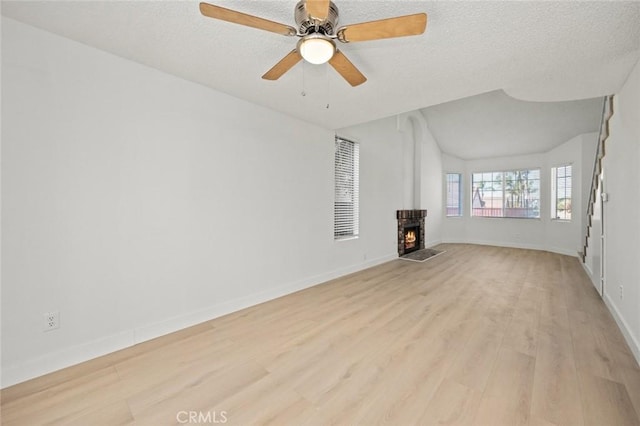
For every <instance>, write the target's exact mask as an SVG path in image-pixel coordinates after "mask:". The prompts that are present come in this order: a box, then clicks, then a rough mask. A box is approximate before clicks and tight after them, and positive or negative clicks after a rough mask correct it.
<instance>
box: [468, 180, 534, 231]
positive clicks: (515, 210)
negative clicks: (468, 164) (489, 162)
mask: <svg viewBox="0 0 640 426" xmlns="http://www.w3.org/2000/svg"><path fill="white" fill-rule="evenodd" d="M471 188H472V193H471V216H482V217H512V218H528V219H533V218H539V217H540V169H532V170H513V171H504V172H484V173H473V174H472V177H471Z"/></svg>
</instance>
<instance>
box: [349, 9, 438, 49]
mask: <svg viewBox="0 0 640 426" xmlns="http://www.w3.org/2000/svg"><path fill="white" fill-rule="evenodd" d="M426 27H427V14H426V13H416V14H414V15H406V16H398V17H396V18H388V19H381V20H379V21H371V22H363V23H361V24H354V25H347V26H344V27H342V28H340V29H338V32H337V34H338V39H339V40H340V41H342V42H345V43H348V42H352V41H369V40H379V39H383V38H393V37H405V36H411V35H419V34H422V33H424V30H425V29H426Z"/></svg>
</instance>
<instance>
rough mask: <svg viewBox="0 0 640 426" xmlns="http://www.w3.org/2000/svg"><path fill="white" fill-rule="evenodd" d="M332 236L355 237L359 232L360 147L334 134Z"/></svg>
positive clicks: (338, 238) (339, 237)
mask: <svg viewBox="0 0 640 426" xmlns="http://www.w3.org/2000/svg"><path fill="white" fill-rule="evenodd" d="M335 155H336V156H335V200H334V206H333V217H334V225H333V236H334V238H335V239H336V240H340V239H344V238H352V237H357V236H358V232H359V229H358V228H359V223H358V216H359V196H358V193H359V187H360V182H359V172H360V147H359V145H358V144H357V143H355V142H351V141H348V140H346V139H342V138H339V137H337V136H336V154H335Z"/></svg>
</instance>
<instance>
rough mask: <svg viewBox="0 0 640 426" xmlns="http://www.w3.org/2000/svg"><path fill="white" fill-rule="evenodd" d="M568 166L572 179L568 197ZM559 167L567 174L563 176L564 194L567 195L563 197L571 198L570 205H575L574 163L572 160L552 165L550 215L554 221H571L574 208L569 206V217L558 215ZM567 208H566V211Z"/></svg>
mask: <svg viewBox="0 0 640 426" xmlns="http://www.w3.org/2000/svg"><path fill="white" fill-rule="evenodd" d="M567 167H568V168H569V173H570V176H568V178H569V179H570V180H569V182H570V185H569V197H566V195H567V191H566V179H567V176H566V169H567ZM558 169H565V176H563V178H564V179H565V192H564V195H565V197H563V199H565V200H567V199H568V200H569V203H570V205H571V206H572V205H573V163H572V162H568V163H562V164H559V165H557V166H552V167H551V185H550V189H551V194H550V197H549V198H550V204H551V205H550V206H549V208H550V211H549V216H550V218H551V220H552V221H554V222H571V221H572V220H573V208H572V207H571V208H569V215H570V216H569V218H568V219H567V218H566V217H565V218H561V217H558V201H559V200H558ZM565 205H566V201H565ZM566 210H567V209H566V208H565V211H566Z"/></svg>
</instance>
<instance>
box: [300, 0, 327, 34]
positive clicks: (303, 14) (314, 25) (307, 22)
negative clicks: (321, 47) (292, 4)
mask: <svg viewBox="0 0 640 426" xmlns="http://www.w3.org/2000/svg"><path fill="white" fill-rule="evenodd" d="M294 17H295V20H296V24H297V25H298V32H299V33H300V34H312V33H317V32H319V33H321V34H325V35H334V32H335V30H336V27H337V25H338V6H336V5H335V3H334V2H330V3H329V13H328V14H327V18H326V19H324V20H318V19H316V18H314V17H312V16H311V15H310V14H309V12H308V11H307V2H306V1H305V0H300V1H299V2H298V4H297V5H296V9H295V12H294Z"/></svg>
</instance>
